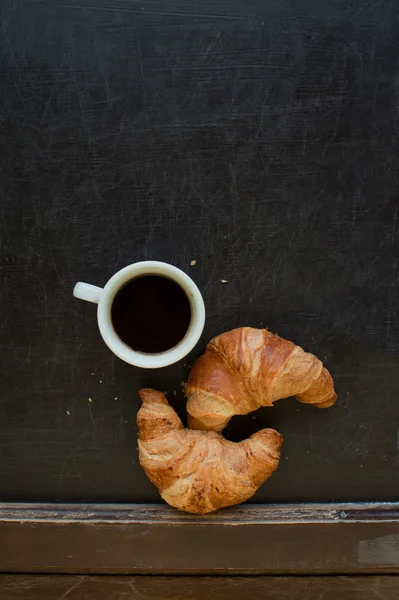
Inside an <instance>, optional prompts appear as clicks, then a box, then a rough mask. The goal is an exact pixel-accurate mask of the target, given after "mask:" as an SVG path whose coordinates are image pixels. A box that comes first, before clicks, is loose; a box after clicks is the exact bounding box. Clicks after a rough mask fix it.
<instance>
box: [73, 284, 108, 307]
mask: <svg viewBox="0 0 399 600" xmlns="http://www.w3.org/2000/svg"><path fill="white" fill-rule="evenodd" d="M102 292H103V289H102V288H100V287H97V286H96V285H91V283H83V281H78V283H77V284H76V285H75V287H74V289H73V295H74V296H75V298H80V300H86V302H93V303H94V304H98V303H99V302H100V297H101V294H102Z"/></svg>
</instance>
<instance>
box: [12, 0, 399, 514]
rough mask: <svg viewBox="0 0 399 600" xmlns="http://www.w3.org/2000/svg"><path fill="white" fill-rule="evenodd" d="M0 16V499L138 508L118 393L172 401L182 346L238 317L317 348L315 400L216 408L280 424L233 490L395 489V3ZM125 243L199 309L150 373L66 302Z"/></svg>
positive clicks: (99, 279)
mask: <svg viewBox="0 0 399 600" xmlns="http://www.w3.org/2000/svg"><path fill="white" fill-rule="evenodd" d="M0 11H1V13H2V14H1V30H0V31H1V33H0V83H1V92H0V94H1V108H0V117H1V130H0V156H1V167H0V168H1V177H0V188H1V190H0V192H1V196H0V197H1V213H0V216H1V220H0V233H1V280H0V313H1V319H0V344H1V346H0V351H1V369H2V381H1V388H0V390H1V392H0V499H2V500H61V499H64V500H116V501H118V500H120V501H158V495H157V492H156V490H155V488H153V486H152V485H151V484H150V483H149V482H148V481H147V479H146V477H145V475H144V474H143V472H142V471H141V469H140V467H139V465H138V460H137V451H136V429H135V417H136V412H137V409H138V406H139V399H138V397H137V393H136V390H137V389H138V388H139V387H140V386H143V385H151V386H154V387H156V388H159V389H162V390H168V391H169V396H170V398H172V399H173V401H174V403H175V405H176V406H177V407H178V409H179V410H180V411H181V412H183V407H184V400H183V397H182V393H181V386H180V382H181V381H183V380H185V379H186V377H187V374H188V371H189V365H190V364H191V363H192V360H193V357H194V356H196V355H197V354H199V353H200V352H201V351H202V349H203V347H204V345H205V343H206V341H207V340H209V338H210V337H211V336H213V335H215V334H218V333H219V332H221V331H224V330H227V329H229V328H232V327H235V326H240V325H252V326H267V327H269V328H270V329H271V330H272V331H273V332H278V333H279V334H280V335H282V336H284V337H287V338H289V339H292V340H294V341H296V342H297V343H299V344H301V345H302V346H303V347H304V348H305V349H307V350H310V351H312V352H314V353H315V354H317V355H318V356H320V357H321V358H322V359H324V360H325V363H326V365H327V366H328V368H329V369H330V370H331V372H332V374H333V376H334V379H335V381H336V387H337V390H338V393H339V401H338V403H337V404H336V406H335V407H334V408H332V409H331V410H329V411H320V410H317V409H315V408H313V407H309V406H305V405H301V404H299V403H296V402H295V401H294V400H287V401H282V402H280V403H279V404H278V405H276V407H274V408H272V409H262V410H261V411H259V412H257V413H256V414H255V415H251V416H249V417H246V418H242V419H235V420H234V422H233V423H232V425H231V427H230V429H229V431H228V435H229V436H230V437H231V439H239V438H240V437H244V436H246V435H248V434H249V433H252V432H253V431H255V430H257V429H259V428H261V427H263V426H273V427H276V428H277V429H278V430H279V431H281V432H282V433H283V434H284V436H285V443H284V447H283V455H282V460H281V464H280V467H279V469H278V471H277V472H276V474H275V475H274V476H273V477H272V479H271V480H270V481H269V482H267V483H266V484H265V485H264V486H263V487H262V488H261V489H260V490H259V492H258V493H257V495H256V497H255V499H256V501H258V502H263V501H269V500H270V501H295V500H333V499H335V500H361V499H396V500H397V499H399V469H398V459H399V453H398V445H397V441H398V428H399V401H398V394H399V379H398V367H399V317H398V308H399V306H398V304H399V303H398V294H399V271H398V249H399V243H398V236H397V221H398V219H399V214H398V166H399V158H398V156H399V154H398V150H399V148H398V124H399V75H398V73H399V71H398V57H399V53H398V52H399V38H398V30H399V7H398V6H397V4H395V3H394V2H389V1H388V0H387V1H384V0H383V1H382V2H381V1H372V2H364V1H363V0H359V1H351V0H349V1H348V0H346V1H345V2H344V1H339V0H335V1H333V0H287V1H285V2H277V1H276V2H274V1H272V0H267V1H265V0H248V1H247V2H238V1H236V0H230V1H228V0H226V1H224V0H223V1H221V0H218V1H216V0H215V1H210V0H208V1H203V2H191V1H187V0H170V1H169V2H159V1H157V0H142V1H140V2H138V1H136V0H130V1H124V0H117V1H115V2H111V1H106V0H86V1H85V2H84V3H83V4H82V5H80V4H76V3H75V0H72V1H71V2H64V1H63V0H62V1H61V0H52V1H50V0H49V1H45V0H42V1H41V2H39V1H38V0H31V1H30V2H24V1H22V0H11V1H9V0H4V1H3V2H2V3H1V8H0ZM141 259H161V260H165V261H169V262H172V263H173V264H175V265H177V266H179V267H181V268H183V269H185V270H186V271H189V272H190V274H191V275H192V276H193V277H194V279H195V280H196V282H197V283H198V285H199V286H200V288H201V289H202V291H203V293H204V298H205V302H206V306H207V311H208V317H207V324H206V329H205V332H204V336H203V339H202V341H201V344H200V345H199V346H198V348H197V349H196V350H195V352H194V353H193V355H192V356H191V357H188V359H187V360H186V361H183V362H182V363H180V364H178V365H176V366H174V367H171V368H168V369H163V370H161V371H154V372H144V371H140V370H138V369H135V368H133V367H130V366H129V365H127V364H124V363H122V362H121V361H119V360H118V359H116V358H115V357H113V356H112V355H111V354H110V352H109V351H108V349H107V348H106V347H105V345H104V344H103V343H102V340H101V338H100V336H99V333H98V330H97V325H96V319H95V307H94V306H93V305H89V304H86V303H83V302H79V301H78V300H74V299H73V297H72V288H73V285H74V283H75V282H76V281H77V280H80V279H82V280H86V281H89V282H92V283H95V284H99V285H101V284H104V283H105V282H106V281H107V279H108V278H109V277H110V276H111V275H112V274H113V273H114V272H115V271H116V270H117V269H119V268H121V267H123V266H125V265H126V264H128V263H131V262H134V261H137V260H141ZM191 260H196V261H197V264H196V266H195V267H190V261H191ZM221 279H226V280H228V283H226V284H222V283H221ZM173 390H177V396H176V398H174V396H173ZM89 398H90V399H91V400H92V402H89Z"/></svg>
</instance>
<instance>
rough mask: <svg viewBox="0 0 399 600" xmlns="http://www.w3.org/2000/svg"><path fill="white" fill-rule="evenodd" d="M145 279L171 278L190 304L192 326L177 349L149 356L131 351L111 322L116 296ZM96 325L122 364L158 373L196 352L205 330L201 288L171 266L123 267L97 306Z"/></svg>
mask: <svg viewBox="0 0 399 600" xmlns="http://www.w3.org/2000/svg"><path fill="white" fill-rule="evenodd" d="M143 275H160V276H164V277H169V278H170V279H172V280H173V281H175V282H176V283H177V284H179V285H180V287H181V288H182V289H183V290H184V292H185V293H186V294H187V297H188V299H189V301H190V304H191V310H192V317H191V322H190V326H189V329H188V331H187V333H186V335H185V336H184V338H183V339H182V340H181V341H180V342H179V343H178V344H177V346H174V347H173V348H171V349H170V350H166V351H165V352H160V353H157V354H146V353H144V352H138V351H136V350H132V348H129V347H128V346H127V345H126V344H125V343H124V342H123V341H122V340H121V339H120V338H119V336H118V335H117V333H116V331H115V329H114V327H113V325H112V322H111V304H112V301H113V298H114V297H115V295H116V294H117V292H118V291H119V290H120V289H121V287H122V286H123V285H124V284H125V283H127V282H128V281H130V280H131V279H135V278H136V277H140V276H143ZM97 322H98V327H99V329H100V333H101V336H102V338H103V340H104V342H105V343H106V345H107V346H108V348H109V349H110V350H112V352H113V353H114V354H116V356H118V357H119V358H120V359H121V360H123V361H125V362H127V363H129V364H131V365H134V366H136V367H141V368H144V369H157V368H161V367H167V366H169V365H172V364H174V363H176V362H178V361H179V360H181V359H182V358H184V357H185V356H186V355H187V354H188V353H189V352H190V351H191V350H192V349H193V348H194V346H195V345H196V344H197V342H198V340H199V338H200V337H201V334H202V331H203V329H204V325H205V305H204V300H203V298H202V295H201V292H200V290H199V289H198V286H197V285H196V283H195V282H194V281H193V280H192V279H191V277H190V276H189V275H187V273H185V272H184V271H182V270H181V269H179V268H178V267H175V266H174V265H171V264H169V263H165V262H161V261H155V260H146V261H141V262H137V263H132V264H130V265H128V266H126V267H124V268H123V269H121V270H120V271H117V272H116V273H115V274H114V275H113V276H112V277H111V278H110V279H109V280H108V282H107V283H106V284H105V286H104V289H103V292H102V294H101V298H100V301H99V303H98V309H97Z"/></svg>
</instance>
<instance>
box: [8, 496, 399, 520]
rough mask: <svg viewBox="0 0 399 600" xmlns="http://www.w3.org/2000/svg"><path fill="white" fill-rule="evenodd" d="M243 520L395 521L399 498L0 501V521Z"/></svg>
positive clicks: (398, 513) (398, 516) (397, 514)
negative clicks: (232, 502)
mask: <svg viewBox="0 0 399 600" xmlns="http://www.w3.org/2000/svg"><path fill="white" fill-rule="evenodd" d="M12 521H17V522H19V523H23V522H54V521H56V522H59V523H68V522H70V523H75V522H76V523H80V522H92V523H125V524H129V523H146V524H150V525H151V524H152V523H154V524H155V523H165V524H171V523H179V524H180V525H184V524H190V525H192V524H196V525H199V524H201V525H212V524H221V523H223V524H224V525H234V526H237V525H239V524H244V523H274V524H278V523H291V524H295V523H337V522H345V523H358V522H363V523H364V522H375V521H378V522H381V521H383V522H398V523H399V502H370V503H365V502H364V503H363V502H362V503H352V502H344V503H329V504H316V503H315V504H312V503H306V504H243V505H241V506H235V507H233V508H229V509H224V510H220V511H218V512H217V513H213V514H209V515H189V514H187V513H183V512H180V511H178V510H175V509H173V508H171V507H169V506H167V505H165V504H92V503H76V504H75V503H73V504H64V503H2V502H0V523H1V522H12Z"/></svg>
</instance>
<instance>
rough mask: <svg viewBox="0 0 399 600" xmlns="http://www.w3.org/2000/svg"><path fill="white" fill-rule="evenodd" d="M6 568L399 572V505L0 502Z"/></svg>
mask: <svg viewBox="0 0 399 600" xmlns="http://www.w3.org/2000/svg"><path fill="white" fill-rule="evenodd" d="M0 540H1V543H0V572H8V573H73V574H154V575H155V574H158V575H160V574H168V575H171V574H176V575H177V574H178V575H182V574H185V575H190V574H191V575H192V574H199V575H223V574H229V575H232V574H237V575H245V574H249V575H257V574H262V575H279V574H286V575H289V574H296V575H298V574H301V575H315V574H317V575H322V574H342V575H344V574H362V573H367V574H392V573H399V503H397V502H395V503H389V502H383V503H360V504H355V503H333V504H293V505H290V504H280V505H251V504H247V505H242V506H238V507H235V508H232V509H229V510H224V511H220V512H219V513H217V514H214V515H206V516H200V517H196V516H192V515H186V514H184V513H180V512H178V511H176V510H174V509H172V508H170V507H168V506H166V505H161V504H160V505H134V504H132V505H110V504H6V503H3V504H0Z"/></svg>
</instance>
